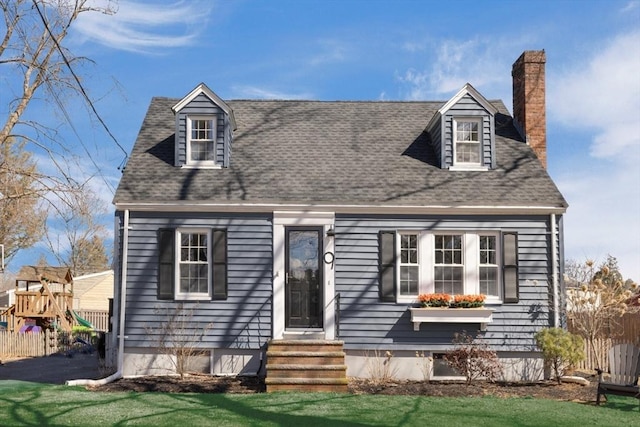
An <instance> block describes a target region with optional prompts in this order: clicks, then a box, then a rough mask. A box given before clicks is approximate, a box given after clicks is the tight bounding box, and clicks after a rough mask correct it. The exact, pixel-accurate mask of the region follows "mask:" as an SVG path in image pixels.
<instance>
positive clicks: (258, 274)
mask: <svg viewBox="0 0 640 427" xmlns="http://www.w3.org/2000/svg"><path fill="white" fill-rule="evenodd" d="M163 216H165V217H163ZM166 216H168V215H167V214H164V215H161V214H154V213H144V214H142V213H135V212H132V213H131V218H130V231H129V242H128V243H129V258H128V272H127V291H126V292H127V302H126V313H127V316H126V330H125V333H126V335H127V340H126V346H136V347H138V346H142V347H145V346H154V345H156V344H157V341H158V326H159V324H160V323H159V322H161V321H162V320H163V319H165V318H166V316H167V313H170V312H172V311H175V309H176V307H178V305H179V304H180V302H176V301H159V300H158V299H157V296H156V289H157V269H158V266H157V263H158V244H157V232H158V230H159V229H161V228H177V227H206V228H224V229H226V230H227V248H228V254H227V255H228V256H227V259H228V264H227V269H228V298H227V299H226V300H222V301H209V300H206V301H198V302H195V301H189V302H184V306H185V308H186V309H187V310H193V317H192V319H191V321H190V322H189V327H193V330H194V331H198V330H202V329H203V328H204V327H205V325H207V324H210V323H211V324H212V326H211V328H210V329H209V330H208V331H207V333H206V334H205V335H204V337H203V339H202V344H201V346H202V347H204V348H253V349H256V348H260V347H261V346H262V345H264V344H265V343H266V340H267V339H268V338H269V337H270V334H271V289H272V269H273V262H272V253H273V251H272V223H271V215H268V214H263V215H242V216H238V215H236V216H231V215H224V214H220V215H214V214H182V213H181V214H174V215H171V217H170V218H166Z"/></svg>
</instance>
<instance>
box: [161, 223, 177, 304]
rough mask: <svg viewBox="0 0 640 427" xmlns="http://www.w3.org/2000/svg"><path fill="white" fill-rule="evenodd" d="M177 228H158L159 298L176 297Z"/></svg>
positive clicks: (169, 298)
mask: <svg viewBox="0 0 640 427" xmlns="http://www.w3.org/2000/svg"><path fill="white" fill-rule="evenodd" d="M174 236H175V230H174V229H172V228H163V229H160V230H158V299H160V300H172V299H173V298H174V296H173V295H174V289H173V284H174V281H175V265H176V264H175V255H174V253H175V244H174Z"/></svg>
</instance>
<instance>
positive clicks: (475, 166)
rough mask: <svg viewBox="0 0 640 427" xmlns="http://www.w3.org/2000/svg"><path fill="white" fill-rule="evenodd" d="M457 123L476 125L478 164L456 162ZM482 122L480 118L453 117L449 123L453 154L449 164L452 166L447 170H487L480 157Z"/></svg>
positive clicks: (481, 150)
mask: <svg viewBox="0 0 640 427" xmlns="http://www.w3.org/2000/svg"><path fill="white" fill-rule="evenodd" d="M458 122H475V123H478V150H479V151H480V152H479V153H478V159H479V161H478V162H474V163H472V162H458V161H457V158H458V156H457V150H458V148H457V147H458V140H457V138H456V135H457V129H458ZM482 125H483V120H482V118H481V117H466V116H460V117H454V118H453V120H452V122H451V140H452V146H453V147H452V148H453V149H452V152H453V158H452V159H451V163H452V166H451V167H450V168H449V170H470V169H472V170H488V167H486V166H485V165H484V162H483V157H482V153H483V149H482V147H483V135H484V133H483V128H482ZM461 142H468V141H461Z"/></svg>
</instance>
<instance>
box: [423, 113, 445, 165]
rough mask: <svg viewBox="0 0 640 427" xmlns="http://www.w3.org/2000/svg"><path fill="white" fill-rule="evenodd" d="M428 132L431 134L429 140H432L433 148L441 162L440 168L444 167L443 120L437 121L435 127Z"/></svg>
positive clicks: (432, 126)
mask: <svg viewBox="0 0 640 427" xmlns="http://www.w3.org/2000/svg"><path fill="white" fill-rule="evenodd" d="M427 132H428V133H429V138H430V139H431V145H432V146H433V151H434V152H435V155H436V159H438V160H439V162H440V164H439V165H438V166H440V167H442V165H443V160H442V120H436V121H435V122H434V123H433V125H431V127H430V128H429V129H427Z"/></svg>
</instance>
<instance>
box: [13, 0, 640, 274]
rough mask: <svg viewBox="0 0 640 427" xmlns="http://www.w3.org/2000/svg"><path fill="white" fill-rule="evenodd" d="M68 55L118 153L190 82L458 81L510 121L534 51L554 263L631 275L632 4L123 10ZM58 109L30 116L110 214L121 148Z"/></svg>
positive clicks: (638, 268) (452, 86)
mask: <svg viewBox="0 0 640 427" xmlns="http://www.w3.org/2000/svg"><path fill="white" fill-rule="evenodd" d="M96 3H104V2H102V1H96ZM66 46H67V47H68V48H69V49H70V50H71V51H72V52H73V53H74V54H76V55H79V56H86V57H88V58H91V59H92V60H93V61H94V63H93V64H87V65H86V66H84V67H82V68H81V69H79V70H76V71H78V72H79V73H81V74H82V75H83V76H84V77H85V80H84V83H85V86H86V88H87V89H88V91H89V94H90V96H92V98H93V99H95V100H96V102H95V106H96V108H97V110H98V111H99V113H100V114H101V116H102V118H103V119H104V120H105V122H106V123H107V125H108V127H109V129H110V130H111V132H112V133H113V135H114V136H115V138H116V140H117V141H118V143H119V144H120V145H121V146H122V147H124V149H125V150H126V151H127V152H128V151H130V149H131V147H132V145H133V142H134V141H135V137H136V135H137V132H138V130H139V128H140V125H141V123H142V119H143V117H144V114H145V112H146V109H147V107H148V105H149V102H150V100H151V98H152V97H153V96H167V97H176V98H179V97H182V96H184V95H186V94H187V93H188V92H189V91H190V90H191V89H193V88H194V87H195V86H196V85H197V84H198V83H200V82H204V83H206V84H207V85H208V86H209V87H210V88H211V89H212V90H214V91H215V92H216V93H217V94H218V95H220V96H221V97H222V98H223V99H255V98H278V99H315V100H442V101H446V100H447V99H449V98H450V97H451V96H452V95H454V94H455V93H456V92H457V91H458V90H459V89H460V88H461V87H462V86H463V85H464V84H465V83H467V82H469V83H471V84H472V85H473V86H474V87H475V88H476V89H478V90H479V91H480V92H481V93H482V94H483V95H484V96H485V97H487V98H488V99H496V98H499V99H502V100H504V102H505V104H506V105H507V107H508V108H509V109H510V110H511V65H512V64H513V62H514V61H515V59H516V58H517V57H518V56H519V55H520V53H522V52H523V51H524V50H537V49H545V51H546V53H547V68H546V70H547V131H548V134H547V144H548V159H549V160H548V161H549V173H550V174H551V176H552V177H553V178H554V180H555V181H556V183H557V185H558V187H559V188H560V190H561V191H562V192H563V194H564V195H565V197H566V199H567V200H568V201H569V203H570V208H569V211H568V213H567V214H566V217H565V233H566V234H565V246H566V249H565V255H566V257H567V258H573V259H577V260H585V259H587V258H591V259H595V260H596V261H603V260H604V259H605V257H606V255H607V254H611V255H613V256H616V257H617V258H618V261H619V264H620V267H621V270H622V273H623V275H624V276H625V278H629V277H630V278H633V279H634V280H636V281H639V280H640V167H639V165H640V132H638V128H639V127H640V0H631V1H630V0H623V1H616V0H602V1H600V0H564V1H563V0H556V1H543V0H539V1H526V0H522V1H477V0H476V1H463V0H458V1H448V2H443V1H382V0H378V1H376V0H359V1H358V0H353V1H348V0H342V1H331V0H329V1H327V0H325V1H305V0H297V1H296V0H291V1H283V0H273V1H257V0H234V1H228V0H224V1H222V0H220V1H209V0H202V1H198V0H194V1H161V0H155V1H152V0H145V1H141V0H135V1H125V0H121V1H120V2H119V4H118V11H117V13H116V14H115V15H113V16H106V15H100V14H85V15H84V16H82V17H81V18H80V20H79V21H78V22H77V23H76V25H75V27H74V28H73V30H72V31H71V33H70V35H69V37H68V38H67V40H66ZM68 108H69V110H70V111H73V112H74V113H73V115H72V116H73V119H72V121H73V127H71V126H70V125H69V124H68V123H65V120H64V118H63V117H61V116H60V115H59V114H56V113H54V112H52V111H51V108H50V106H49V105H48V104H46V103H45V102H44V101H34V102H33V103H32V105H30V108H29V110H28V112H27V114H28V116H29V117H30V118H36V117H37V118H39V119H40V120H43V117H45V118H46V119H45V120H50V121H51V123H56V124H58V125H59V131H60V135H61V136H62V138H63V139H64V144H65V146H66V147H67V148H68V150H69V151H68V152H66V153H65V155H67V156H70V155H71V154H72V153H75V154H77V156H78V157H77V163H78V164H79V165H80V166H79V167H78V168H77V171H76V172H75V173H77V174H83V175H84V176H92V177H93V178H92V185H93V186H94V188H95V190H96V192H98V193H99V194H100V195H101V197H102V198H104V199H105V200H107V201H108V202H109V203H110V202H111V199H112V197H113V191H114V188H115V187H116V186H117V182H118V179H119V176H120V172H119V170H118V166H119V165H120V163H121V162H122V160H123V152H122V150H121V149H120V148H119V147H118V146H117V144H116V143H115V142H114V141H113V139H111V138H110V137H109V136H108V135H107V133H106V132H105V131H104V129H103V128H101V127H100V126H99V125H98V123H97V122H96V120H95V119H92V118H91V117H90V115H89V114H88V112H87V110H86V107H83V106H82V103H81V100H79V99H70V100H69V101H68ZM80 141H82V144H80ZM83 146H84V147H83ZM87 153H88V154H87ZM46 162H47V160H46V158H42V160H41V166H43V167H47V165H46ZM43 252H44V249H43V248H42V247H40V246H38V247H35V248H34V249H32V250H29V251H24V252H23V253H22V254H21V255H20V256H18V257H16V258H15V259H14V260H13V261H12V265H10V266H9V269H10V270H17V269H18V268H19V266H20V265H22V264H23V263H29V262H35V260H36V259H37V258H38V257H39V256H40V254H41V253H43Z"/></svg>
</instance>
